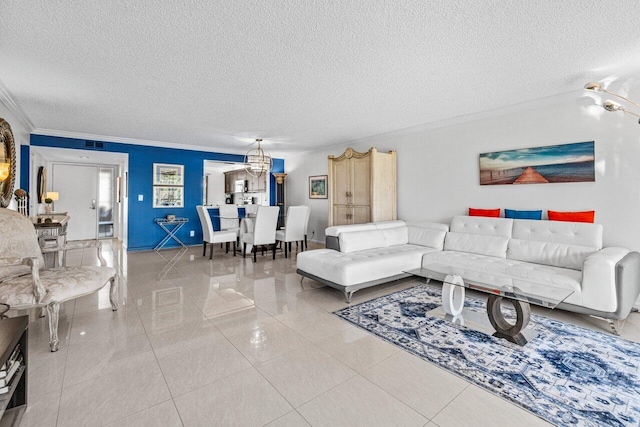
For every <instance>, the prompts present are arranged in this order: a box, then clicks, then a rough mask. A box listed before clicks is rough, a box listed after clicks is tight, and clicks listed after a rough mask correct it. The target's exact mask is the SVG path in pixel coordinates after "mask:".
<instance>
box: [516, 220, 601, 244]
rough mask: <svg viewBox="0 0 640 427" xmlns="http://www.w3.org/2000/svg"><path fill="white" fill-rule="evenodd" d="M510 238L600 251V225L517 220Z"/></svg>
mask: <svg viewBox="0 0 640 427" xmlns="http://www.w3.org/2000/svg"><path fill="white" fill-rule="evenodd" d="M512 237H513V238H514V239H522V240H537V241H540V242H550V243H562V244H565V245H577V246H586V247H589V248H595V249H602V225H600V224H586V223H577V222H560V221H531V220H525V219H519V220H515V221H514V222H513V236H512Z"/></svg>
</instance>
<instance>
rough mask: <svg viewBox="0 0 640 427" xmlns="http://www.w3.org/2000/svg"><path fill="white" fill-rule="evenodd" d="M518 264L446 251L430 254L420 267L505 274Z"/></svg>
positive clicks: (506, 260) (500, 259)
mask: <svg viewBox="0 0 640 427" xmlns="http://www.w3.org/2000/svg"><path fill="white" fill-rule="evenodd" d="M518 263H519V261H515V260H508V259H504V258H497V257H494V256H487V255H480V254H473V253H467V252H457V251H447V250H444V251H438V252H430V253H427V254H425V255H424V257H423V258H422V267H425V268H426V267H428V265H429V264H439V265H449V266H452V267H456V268H468V269H470V270H474V271H480V272H486V273H491V274H505V272H506V270H507V268H509V267H511V266H513V265H516V264H518Z"/></svg>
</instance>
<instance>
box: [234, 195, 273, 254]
mask: <svg viewBox="0 0 640 427" xmlns="http://www.w3.org/2000/svg"><path fill="white" fill-rule="evenodd" d="M279 212H280V208H279V207H278V206H260V207H259V208H258V212H257V214H256V218H255V221H254V225H253V230H252V231H251V232H247V233H244V234H243V235H242V244H243V249H242V257H243V258H246V257H247V245H251V252H253V262H256V253H257V247H258V246H266V245H273V259H276V227H277V225H278V213H279Z"/></svg>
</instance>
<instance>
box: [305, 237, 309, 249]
mask: <svg viewBox="0 0 640 427" xmlns="http://www.w3.org/2000/svg"><path fill="white" fill-rule="evenodd" d="M304 249H305V250H307V249H309V244H308V243H307V235H306V234H305V235H304Z"/></svg>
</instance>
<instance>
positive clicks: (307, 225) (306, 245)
mask: <svg viewBox="0 0 640 427" xmlns="http://www.w3.org/2000/svg"><path fill="white" fill-rule="evenodd" d="M310 216H311V208H310V207H309V206H307V219H306V220H305V221H304V250H305V251H306V250H307V249H309V244H308V243H307V234H309V217H310ZM311 237H313V236H311Z"/></svg>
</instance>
